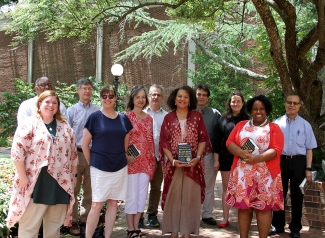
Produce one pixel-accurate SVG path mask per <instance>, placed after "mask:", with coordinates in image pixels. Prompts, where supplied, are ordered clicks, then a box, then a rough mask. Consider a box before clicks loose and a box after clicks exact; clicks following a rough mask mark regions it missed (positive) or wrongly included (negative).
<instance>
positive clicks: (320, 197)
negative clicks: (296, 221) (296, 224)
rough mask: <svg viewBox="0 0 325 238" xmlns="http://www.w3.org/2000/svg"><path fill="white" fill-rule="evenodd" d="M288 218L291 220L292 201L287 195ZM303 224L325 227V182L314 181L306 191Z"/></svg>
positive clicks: (288, 220)
mask: <svg viewBox="0 0 325 238" xmlns="http://www.w3.org/2000/svg"><path fill="white" fill-rule="evenodd" d="M287 197H288V198H287V205H286V218H287V223H289V222H290V221H291V201H290V196H287ZM302 224H303V225H304V226H311V227H318V228H323V229H324V228H325V182H321V181H315V182H312V183H311V185H310V187H309V188H308V190H307V191H306V192H305V196H304V204H303V216H302Z"/></svg>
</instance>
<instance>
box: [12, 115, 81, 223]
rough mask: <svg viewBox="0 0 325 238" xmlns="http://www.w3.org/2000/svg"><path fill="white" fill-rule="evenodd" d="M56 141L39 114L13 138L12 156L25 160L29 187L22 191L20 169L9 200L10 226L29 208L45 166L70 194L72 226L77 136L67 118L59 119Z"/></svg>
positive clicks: (69, 221) (24, 123)
mask: <svg viewBox="0 0 325 238" xmlns="http://www.w3.org/2000/svg"><path fill="white" fill-rule="evenodd" d="M56 123H57V131H56V135H55V138H54V141H53V140H52V138H51V135H50V133H49V132H48V130H47V128H46V127H45V124H44V122H43V121H42V119H38V118H37V117H35V116H31V117H29V118H27V119H26V120H25V121H24V122H23V123H22V124H21V125H20V126H18V128H17V130H16V132H15V136H14V139H13V142H12V148H11V158H12V159H13V160H14V161H20V162H25V169H26V175H27V178H28V179H29V187H28V188H27V190H26V191H25V193H21V192H20V187H19V186H18V185H19V175H18V173H17V172H16V174H15V177H14V182H13V191H12V196H11V200H10V204H9V211H8V217H7V226H8V227H12V226H13V225H15V223H16V222H18V220H19V219H20V217H21V216H22V214H23V213H24V212H25V210H26V207H27V205H28V203H29V201H30V199H31V196H32V194H33V191H34V187H35V184H36V181H37V179H38V176H39V174H40V171H41V169H42V167H44V166H48V170H47V171H48V173H49V174H50V175H51V176H52V177H53V178H54V179H55V180H56V181H57V182H58V184H59V185H60V186H61V187H62V188H63V189H64V190H65V191H66V192H67V193H68V194H69V195H70V204H69V205H68V209H67V213H66V217H65V220H64V225H65V226H71V223H72V206H73V204H74V202H75V199H74V187H73V178H72V175H71V174H72V167H73V166H77V165H78V154H77V147H76V140H75V135H74V133H73V130H72V129H71V127H70V126H69V124H68V123H67V122H66V121H63V122H60V121H58V120H57V122H56Z"/></svg>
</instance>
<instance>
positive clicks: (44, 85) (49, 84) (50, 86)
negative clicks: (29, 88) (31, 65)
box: [37, 83, 52, 88]
mask: <svg viewBox="0 0 325 238" xmlns="http://www.w3.org/2000/svg"><path fill="white" fill-rule="evenodd" d="M37 86H38V87H41V88H46V86H47V87H49V88H52V84H51V83H47V84H37Z"/></svg>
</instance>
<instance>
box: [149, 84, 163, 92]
mask: <svg viewBox="0 0 325 238" xmlns="http://www.w3.org/2000/svg"><path fill="white" fill-rule="evenodd" d="M153 88H158V89H160V90H161V93H162V94H164V91H165V89H164V87H163V86H162V85H158V84H154V85H151V87H150V88H149V94H151V90H152V89H153Z"/></svg>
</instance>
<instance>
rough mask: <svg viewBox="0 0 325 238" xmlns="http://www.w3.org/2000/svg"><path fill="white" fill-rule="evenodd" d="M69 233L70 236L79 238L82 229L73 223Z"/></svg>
mask: <svg viewBox="0 0 325 238" xmlns="http://www.w3.org/2000/svg"><path fill="white" fill-rule="evenodd" d="M69 233H70V235H73V236H77V235H80V228H79V225H78V224H77V223H72V226H71V227H69Z"/></svg>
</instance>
